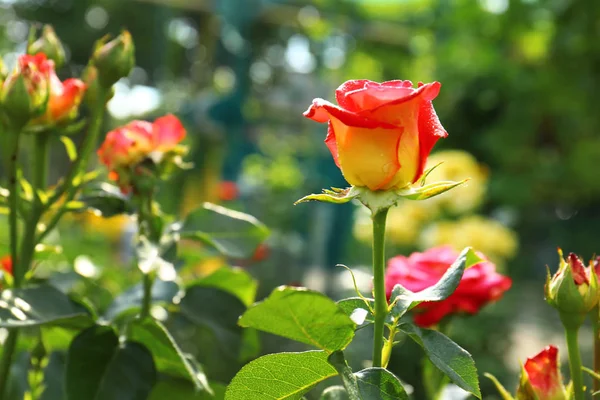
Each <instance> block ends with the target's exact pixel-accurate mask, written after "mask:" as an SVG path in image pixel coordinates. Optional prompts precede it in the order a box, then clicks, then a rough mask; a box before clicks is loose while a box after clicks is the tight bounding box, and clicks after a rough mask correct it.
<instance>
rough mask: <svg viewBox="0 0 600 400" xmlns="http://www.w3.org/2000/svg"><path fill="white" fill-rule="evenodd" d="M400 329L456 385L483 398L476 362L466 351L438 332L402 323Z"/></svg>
mask: <svg viewBox="0 0 600 400" xmlns="http://www.w3.org/2000/svg"><path fill="white" fill-rule="evenodd" d="M399 328H400V330H401V331H403V332H405V333H406V334H408V336H409V337H410V338H411V339H412V340H414V341H415V342H416V343H417V344H419V346H421V347H422V348H423V350H425V354H426V355H427V357H428V358H429V360H430V361H431V362H432V363H433V365H435V366H436V367H438V368H439V369H440V371H442V372H443V373H444V374H446V375H447V376H448V378H450V380H451V381H452V382H453V383H454V384H455V385H457V386H458V387H460V388H462V389H464V390H466V391H467V392H469V393H472V394H473V395H474V396H476V397H478V398H481V392H480V390H479V379H478V378H477V368H476V367H475V361H473V358H472V357H471V355H470V354H469V353H468V352H467V351H466V350H465V349H463V348H462V347H460V346H459V345H457V344H456V343H454V342H453V341H452V340H451V339H450V338H448V337H447V336H445V335H444V334H442V333H440V332H438V331H434V330H431V329H423V328H419V327H417V326H415V325H414V324H412V323H401V324H400V325H399Z"/></svg>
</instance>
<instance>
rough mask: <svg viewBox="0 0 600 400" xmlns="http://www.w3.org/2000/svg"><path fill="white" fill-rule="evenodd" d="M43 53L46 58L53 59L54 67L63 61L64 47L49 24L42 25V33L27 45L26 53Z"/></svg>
mask: <svg viewBox="0 0 600 400" xmlns="http://www.w3.org/2000/svg"><path fill="white" fill-rule="evenodd" d="M38 53H44V54H45V55H46V57H48V59H50V60H52V61H54V64H55V65H56V68H60V67H62V65H63V64H64V63H65V49H64V47H63V45H62V43H61V42H60V39H58V36H56V32H54V29H53V28H52V27H51V26H50V25H44V28H43V29H42V35H41V36H40V37H39V38H38V39H37V40H36V41H34V42H33V43H31V44H29V46H27V54H30V55H34V54H38Z"/></svg>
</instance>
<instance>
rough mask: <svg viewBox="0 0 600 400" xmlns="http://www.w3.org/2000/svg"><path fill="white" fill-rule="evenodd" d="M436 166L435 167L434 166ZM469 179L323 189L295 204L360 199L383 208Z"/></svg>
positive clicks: (425, 196) (434, 193)
mask: <svg viewBox="0 0 600 400" xmlns="http://www.w3.org/2000/svg"><path fill="white" fill-rule="evenodd" d="M434 168H435V167H434ZM468 180H469V179H465V180H462V181H460V182H454V181H440V182H435V183H430V184H429V185H422V186H416V185H413V186H408V187H405V188H402V189H397V190H376V191H373V190H370V189H368V188H367V187H364V186H361V187H358V186H351V187H349V188H346V189H339V188H331V189H323V193H317V194H309V195H308V196H304V197H302V198H301V199H300V200H298V201H296V202H295V203H294V205H297V204H300V203H306V202H309V201H321V202H325V203H334V204H343V203H347V202H349V201H351V200H354V199H358V200H360V202H361V203H363V204H364V205H365V206H366V207H367V208H369V209H370V210H371V211H378V210H383V209H386V208H390V207H392V206H395V205H396V204H397V203H398V201H399V200H401V199H409V200H426V199H429V198H432V197H434V196H437V195H440V194H442V193H445V192H447V191H448V190H450V189H454V188H455V187H457V186H460V185H462V184H464V183H466V182H467V181H468Z"/></svg>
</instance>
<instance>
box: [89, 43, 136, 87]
mask: <svg viewBox="0 0 600 400" xmlns="http://www.w3.org/2000/svg"><path fill="white" fill-rule="evenodd" d="M91 60H92V63H93V64H94V65H95V66H96V68H98V78H99V83H100V85H102V86H103V87H105V88H109V87H111V86H112V85H114V84H115V83H116V82H117V81H118V80H119V79H121V78H124V77H126V76H127V75H129V73H130V72H131V70H132V68H133V66H134V65H135V49H134V46H133V40H132V39H131V35H130V34H129V32H127V31H123V32H121V34H120V35H119V36H117V37H116V38H114V39H113V40H111V41H110V42H108V43H103V40H102V39H101V40H100V41H99V42H98V43H97V44H96V49H95V51H94V54H93V55H92V59H91Z"/></svg>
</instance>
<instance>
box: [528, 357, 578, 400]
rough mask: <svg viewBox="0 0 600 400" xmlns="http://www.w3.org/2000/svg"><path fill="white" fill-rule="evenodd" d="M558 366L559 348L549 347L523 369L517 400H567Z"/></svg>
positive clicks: (531, 359) (529, 360) (530, 359)
mask: <svg viewBox="0 0 600 400" xmlns="http://www.w3.org/2000/svg"><path fill="white" fill-rule="evenodd" d="M566 398H567V396H566V393H565V387H564V385H563V380H562V376H561V374H560V369H559V364H558V348H556V347H555V346H547V347H546V348H545V349H544V350H542V351H541V352H540V353H538V354H537V355H535V356H533V357H531V358H528V359H527V361H526V362H525V365H524V366H523V368H522V372H521V380H520V383H519V388H518V389H517V399H539V400H566Z"/></svg>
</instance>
